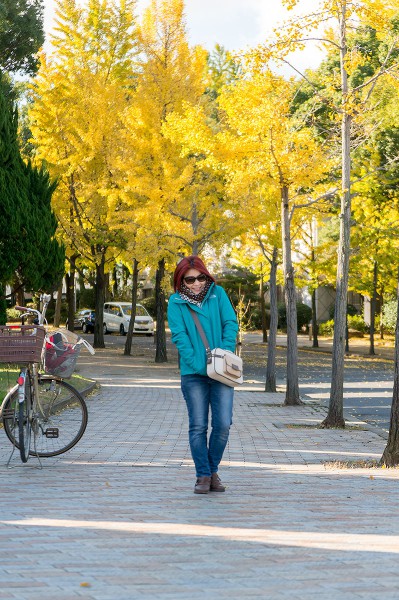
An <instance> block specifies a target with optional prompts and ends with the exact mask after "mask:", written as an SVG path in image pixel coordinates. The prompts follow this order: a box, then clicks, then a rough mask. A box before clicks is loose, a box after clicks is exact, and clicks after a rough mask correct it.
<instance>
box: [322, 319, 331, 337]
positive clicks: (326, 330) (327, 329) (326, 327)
mask: <svg viewBox="0 0 399 600" xmlns="http://www.w3.org/2000/svg"><path fill="white" fill-rule="evenodd" d="M318 330H319V331H318V332H319V334H320V335H326V336H330V335H333V333H334V319H330V320H329V321H324V323H319V327H318Z"/></svg>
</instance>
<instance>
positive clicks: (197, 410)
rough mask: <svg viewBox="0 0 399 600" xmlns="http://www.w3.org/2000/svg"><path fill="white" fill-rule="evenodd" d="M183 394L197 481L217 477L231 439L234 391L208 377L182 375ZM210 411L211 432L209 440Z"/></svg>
mask: <svg viewBox="0 0 399 600" xmlns="http://www.w3.org/2000/svg"><path fill="white" fill-rule="evenodd" d="M181 390H182V393H183V397H184V399H185V401H186V404H187V410H188V421H189V430H188V434H189V442H190V449H191V455H192V457H193V461H194V464H195V469H196V473H197V477H210V475H211V474H212V473H217V470H218V467H219V463H220V461H221V460H222V456H223V452H224V449H225V448H226V444H227V440H228V438H229V431H230V425H231V424H232V417H233V395H234V388H232V387H229V386H228V385H225V384H224V383H220V382H219V381H215V380H214V379H211V378H210V377H207V376H206V375H182V378H181ZM209 408H210V409H211V414H212V419H211V427H212V431H211V434H210V436H209V443H208V439H207V434H208V419H209Z"/></svg>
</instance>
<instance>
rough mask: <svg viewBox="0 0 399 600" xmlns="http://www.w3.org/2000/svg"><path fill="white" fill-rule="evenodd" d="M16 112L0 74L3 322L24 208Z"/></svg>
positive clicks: (0, 305) (0, 290) (0, 310)
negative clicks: (6, 289)
mask: <svg viewBox="0 0 399 600" xmlns="http://www.w3.org/2000/svg"><path fill="white" fill-rule="evenodd" d="M17 127H18V122H17V112H16V110H15V109H14V108H13V107H12V105H11V104H10V102H9V101H8V94H7V85H6V82H5V80H4V77H2V76H0V198H1V201H0V232H1V233H0V322H1V323H4V322H5V299H4V290H5V285H6V283H7V282H8V281H10V279H11V277H12V275H13V273H14V271H15V269H16V267H17V265H18V257H19V255H20V251H21V245H20V238H19V233H20V230H21V226H22V215H23V211H24V208H26V195H25V193H24V169H23V163H22V161H21V158H20V155H19V149H18V144H17Z"/></svg>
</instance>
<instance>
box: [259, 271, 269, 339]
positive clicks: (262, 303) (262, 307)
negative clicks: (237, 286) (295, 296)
mask: <svg viewBox="0 0 399 600" xmlns="http://www.w3.org/2000/svg"><path fill="white" fill-rule="evenodd" d="M259 288H260V311H261V316H262V341H263V343H264V344H265V343H267V324H266V306H265V293H264V291H263V273H262V276H261V279H260V286H259Z"/></svg>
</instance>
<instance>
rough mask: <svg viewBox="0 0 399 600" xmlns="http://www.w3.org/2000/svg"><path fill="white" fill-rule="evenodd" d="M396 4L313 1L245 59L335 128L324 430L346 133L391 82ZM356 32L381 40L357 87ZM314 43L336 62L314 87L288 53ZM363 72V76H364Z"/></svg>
mask: <svg viewBox="0 0 399 600" xmlns="http://www.w3.org/2000/svg"><path fill="white" fill-rule="evenodd" d="M282 2H283V4H284V5H285V6H286V8H287V9H288V10H291V9H293V8H294V7H300V6H301V0H282ZM398 10H399V3H398V0H393V2H389V3H386V2H384V1H383V0H359V1H357V2H352V1H351V0H335V1H334V2H331V1H330V0H319V1H318V2H316V3H315V6H314V8H313V7H312V11H311V12H310V13H308V14H305V15H303V16H300V17H298V16H295V17H293V18H291V19H288V20H287V21H286V23H285V24H283V25H282V26H280V27H279V28H278V29H275V31H274V35H273V37H272V38H271V39H270V40H268V41H266V42H264V43H262V44H261V45H259V47H258V48H256V49H254V50H252V51H250V52H249V53H248V54H247V60H248V61H249V62H250V64H251V65H252V68H254V69H258V70H259V71H261V72H262V71H263V70H264V69H265V67H266V66H270V65H274V66H275V65H276V63H277V64H278V65H282V64H284V65H285V66H286V67H290V68H292V70H293V74H295V76H296V77H298V76H299V77H301V78H302V79H303V80H304V81H306V83H307V84H308V85H310V86H311V87H312V88H313V90H314V96H315V98H316V99H317V101H318V102H319V103H321V104H322V105H324V106H327V107H328V108H329V110H330V112H331V114H332V115H335V121H336V122H338V123H339V124H340V128H341V135H340V147H341V148H340V149H341V165H340V166H341V190H340V195H341V215H340V237H339V248H338V260H337V277H336V302H335V316H334V342H333V359H332V365H333V368H332V378H331V393H330V403H329V410H328V415H327V417H326V419H325V420H324V421H323V425H324V426H325V427H344V426H345V420H344V417H343V378H344V351H345V326H346V304H347V291H348V278H349V255H350V225H351V201H352V194H351V150H352V140H353V138H352V134H353V130H354V127H355V125H358V124H359V123H360V122H361V120H362V119H363V118H364V115H365V114H366V112H367V110H368V109H369V108H370V99H371V97H372V95H373V92H374V90H375V89H376V88H377V87H378V84H379V81H380V79H381V78H382V77H394V78H395V77H397V74H398V71H399V60H398V57H397V55H398V53H397V50H398V48H399V34H398V32H397V26H396V20H397V14H398ZM359 27H370V28H372V29H373V30H374V31H375V34H376V37H377V38H378V39H380V40H383V41H384V48H383V51H381V53H380V55H379V56H378V66H377V68H375V69H374V70H373V72H372V73H371V74H370V76H369V77H366V78H362V80H361V81H360V82H359V81H358V80H356V78H352V75H353V74H354V73H355V72H356V70H358V69H359V67H364V66H365V65H366V63H367V61H368V57H367V55H365V54H363V55H362V53H361V52H360V51H359V49H358V48H356V46H353V47H352V46H351V45H350V33H349V32H352V31H355V30H356V29H357V28H359ZM315 38H317V39H318V41H319V43H320V44H322V45H323V46H324V47H325V48H326V49H327V50H328V52H334V53H335V54H336V57H337V59H338V65H339V68H338V70H337V72H333V73H328V72H326V77H325V81H324V83H323V85H322V86H320V81H318V82H317V84H316V82H314V81H313V79H312V75H311V74H310V73H309V72H301V70H300V69H298V67H297V66H296V65H295V63H294V62H293V52H295V51H297V50H301V49H303V48H304V47H305V45H306V44H307V42H308V41H309V40H314V39H315ZM366 72H367V71H366Z"/></svg>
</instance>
